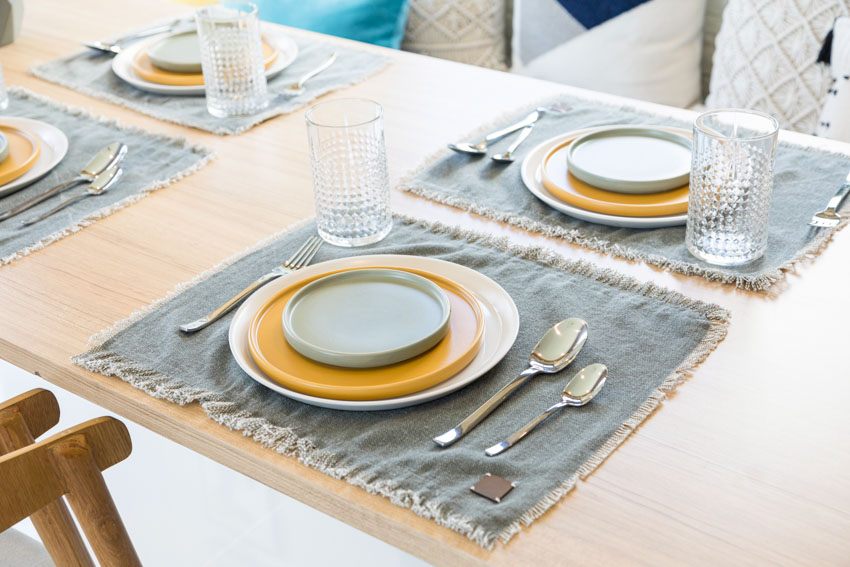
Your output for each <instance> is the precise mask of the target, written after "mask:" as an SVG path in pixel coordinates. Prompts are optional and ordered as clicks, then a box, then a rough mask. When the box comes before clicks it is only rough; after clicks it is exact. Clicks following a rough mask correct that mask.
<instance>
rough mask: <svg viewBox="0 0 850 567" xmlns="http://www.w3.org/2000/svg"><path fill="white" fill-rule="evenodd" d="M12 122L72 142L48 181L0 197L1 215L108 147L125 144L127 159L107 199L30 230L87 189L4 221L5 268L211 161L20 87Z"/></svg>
mask: <svg viewBox="0 0 850 567" xmlns="http://www.w3.org/2000/svg"><path fill="white" fill-rule="evenodd" d="M9 95H10V102H9V108H8V109H7V110H6V111H4V114H5V115H7V116H16V117H21V118H31V119H34V120H41V121H43V122H47V123H48V124H51V125H53V126H55V127H57V128H59V129H60V130H62V132H63V133H64V134H65V136H66V137H67V138H68V153H67V154H66V155H65V157H64V158H63V159H62V161H61V162H60V163H59V164H58V165H57V166H56V167H55V168H54V169H53V170H52V171H51V172H50V173H48V174H47V175H46V176H45V177H43V178H42V179H40V180H38V181H36V182H35V183H33V184H32V185H29V186H28V187H25V188H24V189H21V190H20V191H17V192H15V193H12V194H11V195H8V196H5V197H0V211H7V210H10V209H12V208H14V207H15V206H17V205H19V204H21V203H23V202H25V201H28V200H29V199H31V198H32V197H34V196H36V195H39V194H41V193H43V192H45V191H47V190H48V189H50V188H51V187H53V186H54V185H57V184H59V183H62V182H64V181H67V180H69V179H71V178H73V177H76V176H77V175H79V173H80V170H82V168H83V167H84V166H85V165H86V164H87V163H88V162H89V160H90V159H91V158H92V157H94V155H95V154H96V153H97V152H98V151H99V150H100V149H101V148H103V147H105V146H106V145H108V144H110V143H112V142H124V143H125V144H127V146H128V148H129V149H128V152H127V156H126V157H125V158H124V160H123V161H122V162H121V168H122V169H123V170H124V175H123V177H122V178H121V179H120V180H119V181H118V182H117V183H116V184H115V185H114V186H113V187H111V188H110V189H109V191H107V192H106V193H104V194H103V195H98V196H96V197H89V198H87V199H83V200H82V201H80V202H78V203H76V204H74V205H71V206H70V207H68V208H66V209H63V210H62V211H60V212H58V213H56V214H54V215H52V216H49V217H47V218H46V219H44V220H42V221H39V222H37V223H34V224H31V225H30V226H26V227H25V226H21V220H22V219H28V218H30V217H34V216H37V215H39V214H40V213H43V212H46V211H48V210H50V209H52V208H53V207H55V206H56V205H58V204H59V203H61V202H63V201H66V200H68V199H71V198H72V197H75V196H77V195H79V194H80V193H82V192H84V191H85V185H83V184H81V185H79V186H78V187H76V188H73V189H68V190H66V191H65V192H63V193H61V194H60V195H59V196H56V197H52V198H50V199H47V200H46V201H44V202H43V203H40V204H38V205H36V206H34V207H33V208H31V209H29V210H28V211H24V212H23V213H20V214H18V215H16V216H13V217H11V218H8V219H6V220H4V221H0V265H3V264H8V263H9V262H12V261H13V260H16V259H18V258H21V257H23V256H26V255H27V254H31V253H32V252H35V251H36V250H40V249H41V248H44V247H45V246H47V245H48V244H50V243H52V242H55V241H57V240H59V239H61V238H64V237H66V236H68V235H70V234H73V233H74V232H76V231H78V230H81V229H82V228H84V227H86V226H88V225H90V224H92V223H93V222H95V221H97V220H98V219H101V218H103V217H106V216H108V215H111V214H112V213H114V212H115V211H117V210H119V209H122V208H124V207H126V206H127V205H130V204H132V203H134V202H136V201H138V200H139V199H141V198H142V197H144V196H145V195H147V194H148V193H150V192H152V191H155V190H157V189H161V188H162V187H165V186H166V185H169V184H171V183H173V182H175V181H177V180H179V179H181V178H183V177H185V176H186V175H189V174H191V173H194V172H195V171H197V170H199V169H200V168H201V167H203V166H204V165H206V163H207V162H208V161H209V160H210V159H211V158H212V156H213V154H212V152H211V151H210V150H208V149H206V148H204V147H202V146H196V145H192V144H189V143H188V142H187V141H186V140H185V139H182V138H173V137H170V136H165V135H162V134H154V133H152V132H148V131H146V130H142V129H141V128H135V127H129V126H122V125H120V124H118V122H117V121H115V120H112V119H108V118H104V117H102V116H96V115H94V114H91V113H90V112H88V111H86V110H83V109H80V108H75V107H71V106H67V105H64V104H62V103H59V102H56V101H54V100H51V99H49V98H47V97H44V96H41V95H37V94H35V93H33V92H31V91H29V90H27V89H24V88H21V87H12V88H10V89H9Z"/></svg>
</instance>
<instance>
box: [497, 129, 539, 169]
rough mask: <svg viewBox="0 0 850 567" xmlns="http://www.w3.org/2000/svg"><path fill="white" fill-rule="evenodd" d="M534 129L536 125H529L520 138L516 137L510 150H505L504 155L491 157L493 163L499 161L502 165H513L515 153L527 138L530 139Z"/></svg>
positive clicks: (520, 134) (509, 147)
mask: <svg viewBox="0 0 850 567" xmlns="http://www.w3.org/2000/svg"><path fill="white" fill-rule="evenodd" d="M533 128H534V124H529V125H528V126H526V127H525V128H523V129H522V131H521V132H520V133H519V136H517V137H516V140H514V142H513V143H512V144H511V145H510V146H508V149H507V150H505V152H504V153H501V154H496V155H494V156H490V159H492V160H493V161H498V162H501V163H511V162H513V161H514V156H513V153H514V152H515V151H516V150H517V148H518V147H519V145H520V144H522V143H523V142H524V141H525V139H526V138H528V136H529V134H531V130H532V129H533Z"/></svg>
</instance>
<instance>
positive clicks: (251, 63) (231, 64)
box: [195, 2, 269, 117]
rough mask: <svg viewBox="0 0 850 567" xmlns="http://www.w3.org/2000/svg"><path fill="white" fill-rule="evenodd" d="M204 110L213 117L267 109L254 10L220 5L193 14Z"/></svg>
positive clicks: (242, 4)
mask: <svg viewBox="0 0 850 567" xmlns="http://www.w3.org/2000/svg"><path fill="white" fill-rule="evenodd" d="M195 21H196V23H197V25H198V38H199V40H200V44H201V67H202V68H203V72H204V88H205V90H206V95H207V110H209V113H210V114H212V115H213V116H218V117H226V116H236V115H240V114H254V113H256V112H258V111H260V110H262V109H264V108H266V107H267V106H268V105H269V96H268V88H267V85H266V69H265V66H264V65H263V44H262V39H261V38H260V21H259V19H258V18H257V7H256V6H255V5H254V4H251V3H250V2H223V3H221V4H214V5H211V6H207V7H204V8H201V9H199V10H198V11H197V12H195Z"/></svg>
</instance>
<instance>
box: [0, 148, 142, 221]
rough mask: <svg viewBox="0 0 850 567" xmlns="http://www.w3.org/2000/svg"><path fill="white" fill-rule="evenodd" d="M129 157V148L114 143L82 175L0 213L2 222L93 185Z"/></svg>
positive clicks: (90, 163) (89, 163)
mask: <svg viewBox="0 0 850 567" xmlns="http://www.w3.org/2000/svg"><path fill="white" fill-rule="evenodd" d="M125 155H127V146H126V144H122V143H121V142H113V143H111V144H109V145H108V146H106V147H105V148H103V149H102V150H100V151H99V152H97V154H96V155H95V156H94V157H93V158H91V161H89V162H88V164H86V166H85V167H84V168H83V169H82V171H80V174H79V175H77V176H76V177H74V178H73V179H70V180H68V181H66V182H65V183H61V184H59V185H57V186H56V187H53V188H51V189H48V190H47V191H45V192H44V193H42V194H40V195H36V196H35V197H33V198H32V199H30V200H29V201H26V202H24V203H21V204H20V205H18V206H17V207H15V208H14V209H11V210H9V211H6V212H5V213H0V221H2V220H6V219H7V218H9V217H13V216H15V215H17V214H19V213H22V212H24V211H26V210H27V209H29V208H31V207H34V206H35V205H37V204H39V203H41V202H42V201H44V200H47V199H49V198H50V197H53V196H54V195H58V194H59V193H61V192H62V191H64V190H66V189H70V188H71V187H74V186H75V185H78V184H80V183H91V182H92V181H94V178H95V177H97V176H98V175H100V174H101V173H103V172H104V171H106V170H107V169H109V168H110V167H112V166H113V165H116V164H117V163H118V162H120V161H121V160H122V159H124V156H125Z"/></svg>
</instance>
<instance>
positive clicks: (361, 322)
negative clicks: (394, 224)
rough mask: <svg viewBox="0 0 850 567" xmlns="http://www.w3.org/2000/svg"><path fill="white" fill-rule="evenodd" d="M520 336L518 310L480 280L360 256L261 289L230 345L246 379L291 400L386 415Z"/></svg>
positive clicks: (465, 378) (241, 313)
mask: <svg viewBox="0 0 850 567" xmlns="http://www.w3.org/2000/svg"><path fill="white" fill-rule="evenodd" d="M518 331H519V314H518V312H517V308H516V305H515V304H514V302H513V300H512V299H511V297H510V296H509V295H508V294H507V292H506V291H505V290H504V289H502V287H501V286H499V285H498V284H497V283H496V282H494V281H493V280H491V279H490V278H488V277H487V276H485V275H483V274H481V273H479V272H476V271H474V270H472V269H469V268H466V267H463V266H459V265H457V264H453V263H450V262H446V261H443V260H437V259H434V258H423V257H417V256H401V255H366V256H359V257H355V258H345V259H339V260H331V261H327V262H323V263H321V264H317V265H314V266H310V267H307V268H303V269H301V270H297V271H294V272H291V273H289V274H287V275H285V276H282V277H280V278H278V279H276V280H274V281H272V282H271V283H269V284H266V285H265V286H263V287H262V288H260V289H259V290H258V291H256V292H255V293H254V294H253V295H251V296H250V297H249V298H248V299H247V300H246V301H245V303H243V304H242V306H241V307H240V308H239V310H238V311H237V312H236V315H235V316H234V318H233V320H232V321H231V325H230V331H229V341H230V348H231V351H232V353H233V356H234V357H235V359H236V361H237V362H238V364H239V365H240V367H241V368H242V369H243V370H244V371H245V372H246V373H247V374H248V375H249V376H251V377H252V378H253V379H254V380H256V381H257V382H259V383H261V384H263V385H265V386H267V387H269V388H271V389H272V390H275V391H276V392H279V393H281V394H283V395H285V396H287V397H289V398H292V399H295V400H299V401H301V402H305V403H308V404H312V405H316V406H322V407H327V408H334V409H343V410H384V409H393V408H400V407H406V406H411V405H415V404H420V403H423V402H426V401H429V400H433V399H435V398H438V397H441V396H444V395H446V394H449V393H451V392H454V391H456V390H458V389H460V388H462V387H464V386H466V385H467V384H469V383H471V382H473V381H474V380H476V379H477V378H479V377H480V376H481V375H483V374H484V373H485V372H487V371H488V370H489V369H491V368H492V367H493V366H495V365H496V363H497V362H499V361H500V360H501V359H502V358H503V357H504V356H505V354H507V352H508V350H509V349H510V347H511V345H513V343H514V341H515V340H516V336H517V332H518Z"/></svg>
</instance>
